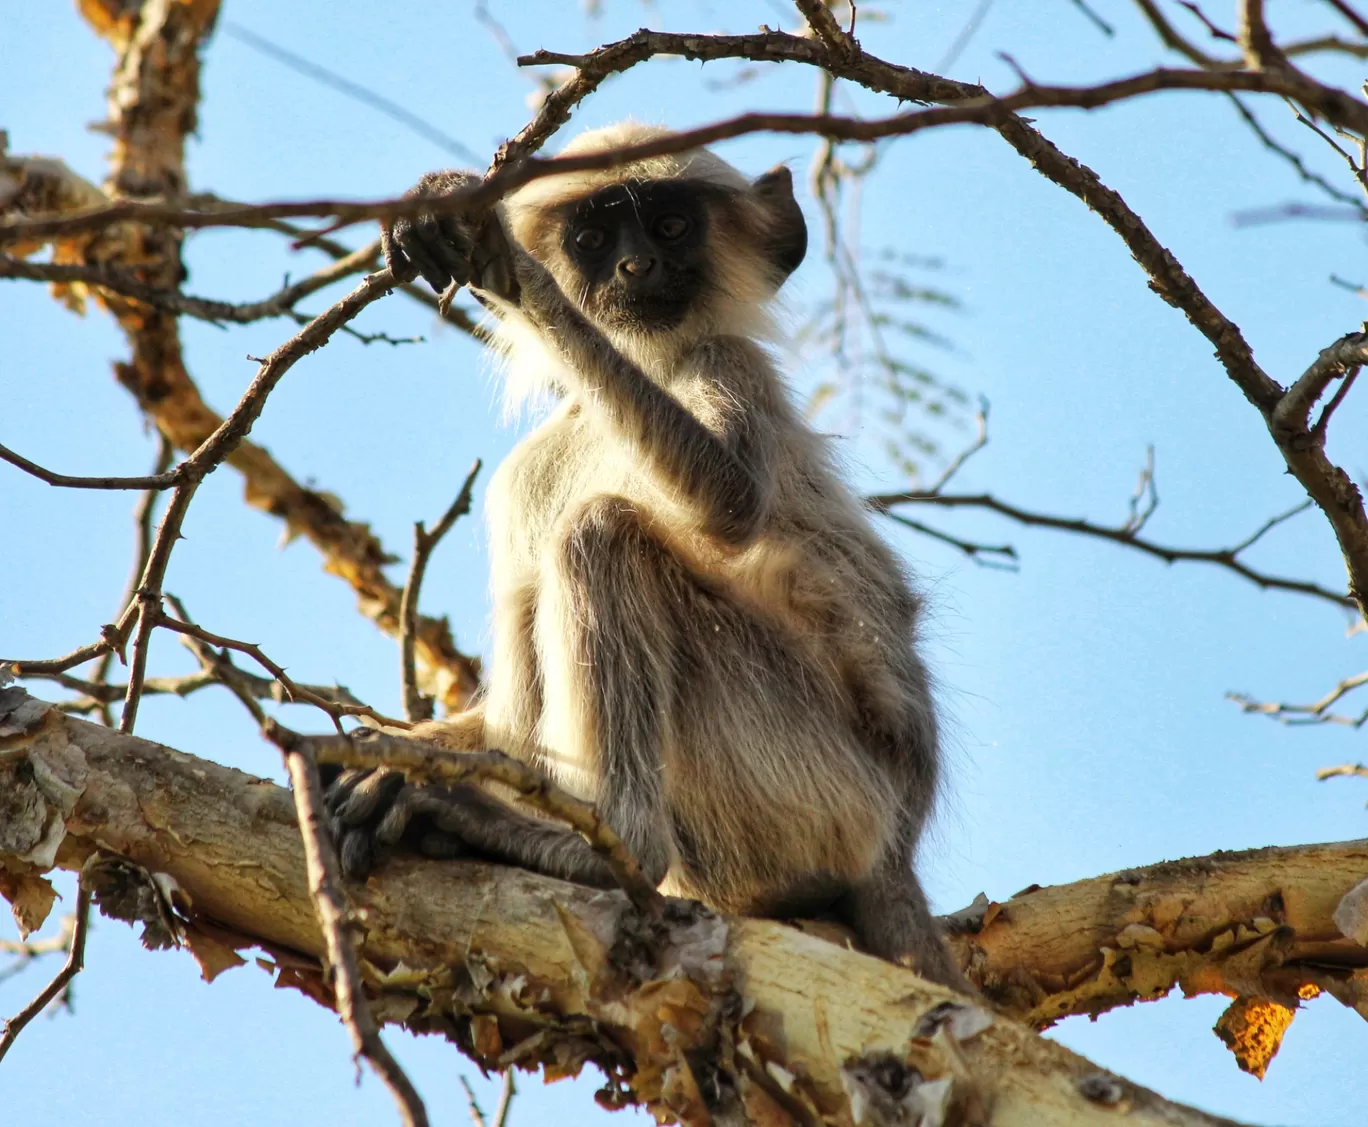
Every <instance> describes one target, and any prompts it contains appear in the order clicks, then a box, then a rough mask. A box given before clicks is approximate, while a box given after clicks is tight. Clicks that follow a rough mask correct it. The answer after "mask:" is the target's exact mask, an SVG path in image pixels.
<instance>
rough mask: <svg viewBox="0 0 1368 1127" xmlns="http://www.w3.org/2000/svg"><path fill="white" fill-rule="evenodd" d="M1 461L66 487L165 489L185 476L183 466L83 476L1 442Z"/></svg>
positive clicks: (41, 479)
mask: <svg viewBox="0 0 1368 1127" xmlns="http://www.w3.org/2000/svg"><path fill="white" fill-rule="evenodd" d="M0 462H8V463H9V464H10V465H12V466H16V467H17V468H19V469H21V470H23V471H24V472H25V473H26V474H31V475H32V476H34V477H36V478H37V479H38V480H39V481H45V482H47V483H48V484H49V485H56V486H60V487H61V488H63V489H154V490H157V491H161V490H164V489H170V488H171V487H172V486H174V485H177V484H179V483H180V482H181V481H182V480H183V474H182V472H181V468H180V467H179V466H177V467H176V468H175V469H173V470H167V471H163V472H161V473H154V474H143V475H142V476H141V477H107V476H94V477H83V476H81V475H78V474H64V473H57V472H56V471H55V470H49V469H45V468H44V467H42V466H40V465H39V464H38V463H37V462H31V461H29V459H27V458H25V457H24V456H23V455H22V454H16V453H15V452H14V451H13V450H11V449H10V448H9V447H8V446H0Z"/></svg>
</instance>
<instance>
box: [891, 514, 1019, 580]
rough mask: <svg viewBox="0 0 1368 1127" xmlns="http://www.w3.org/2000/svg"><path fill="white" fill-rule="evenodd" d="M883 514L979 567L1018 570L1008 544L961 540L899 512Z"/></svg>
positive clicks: (1014, 553)
mask: <svg viewBox="0 0 1368 1127" xmlns="http://www.w3.org/2000/svg"><path fill="white" fill-rule="evenodd" d="M884 516H886V517H887V518H888V519H889V520H891V521H893V522H894V523H895V524H900V525H902V526H903V527H904V528H910V529H911V530H912V531H913V532H920V533H921V534H922V535H923V536H929V537H931V539H932V540H939V541H940V542H941V543H942V544H949V545H950V547H952V548H957V549H958V550H959V551H961V552H963V553H964V554H965V555H966V556H968V557H969V558H970V559H971V560H973V561H974V563H976V564H978V565H979V567H991V568H996V569H998V570H999V571H1018V570H1020V565H1019V564H1018V563H1017V550H1016V549H1015V548H1014V547H1012V545H1010V544H979V543H976V542H975V541H973V540H961V539H959V537H957V536H951V535H950V534H949V533H948V532H942V531H941V530H940V529H938V528H932V527H931V526H930V525H927V524H922V522H921V521H919V520H913V519H912V518H911V517H905V516H903V515H902V514H901V513H885V514H884ZM993 556H1001V557H1003V559H1002V560H996V559H993V558H992V557H993ZM1004 561H1005V562H1004Z"/></svg>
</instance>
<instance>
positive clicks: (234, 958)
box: [183, 924, 247, 982]
mask: <svg viewBox="0 0 1368 1127" xmlns="http://www.w3.org/2000/svg"><path fill="white" fill-rule="evenodd" d="M183 938H184V940H185V945H186V946H187V947H189V948H190V954H192V955H193V956H194V957H195V962H197V963H198V964H199V969H200V977H201V978H203V979H204V981H205V982H213V981H214V979H216V978H217V977H218V976H219V975H221V974H222V973H223V972H224V971H226V970H232V969H233V968H234V967H240V966H242V965H243V964H244V963H246V962H247V960H246V959H244V958H243V957H242V956H241V955H239V954H238V953H237V952H236V951H235V950H233V947H232V945H231V944H230V943H226V942H224V940H223V939H221V938H220V937H219V936H217V935H211V934H210V933H209V931H207V930H206V929H204V928H201V927H199V926H197V925H195V924H187V925H186V927H185V933H184V936H183Z"/></svg>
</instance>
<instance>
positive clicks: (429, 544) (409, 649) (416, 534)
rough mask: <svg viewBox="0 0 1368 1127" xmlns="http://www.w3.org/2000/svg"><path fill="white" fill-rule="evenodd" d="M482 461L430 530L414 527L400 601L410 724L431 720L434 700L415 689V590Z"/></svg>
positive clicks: (462, 509)
mask: <svg viewBox="0 0 1368 1127" xmlns="http://www.w3.org/2000/svg"><path fill="white" fill-rule="evenodd" d="M483 464H484V463H483V462H481V461H480V459H479V458H476V459H475V464H474V465H473V466H471V467H470V472H469V473H468V474H466V479H465V481H464V483H462V485H461V488H460V491H459V492H458V493H457V494H456V500H454V501H452V503H451V505H450V507H448V509H447V511H446V512H445V513H443V514H442V518H441V520H439V521H438V522H437V524H436V526H435V527H434V528H433V530H432V531H431V532H428V531H427V530H426V529H424V527H423V522H422V521H417V522H416V523H415V524H414V526H413V562H412V564H411V565H410V566H409V575H408V581H407V582H406V583H405V584H404V594H403V597H402V598H401V599H400V600H399V622H400V633H399V655H400V674H401V680H402V683H403V690H404V715H405V717H407V718H408V720H409V721H410V722H411V723H417V722H418V721H420V720H431V719H432V705H433V699H432V697H430V696H425V695H424V694H423V692H422V690H420V689H419V688H418V668H417V662H416V661H415V656H416V655H415V649H416V645H415V643H416V641H417V637H418V593H419V591H420V590H421V589H422V586H423V576H424V575H425V574H426V572H427V565H428V560H429V558H430V557H431V556H432V552H433V549H435V548H436V547H437V545H438V544H439V543H441V540H442V537H444V536H445V535H446V534H447V533H448V532H450V531H451V528H452V526H453V525H454V524H455V523H456V522H457V521H458V520H459V519H460V518H461V517H463V516H465V515H466V513H468V512H470V501H471V494H472V493H473V491H474V489H475V478H476V477H477V476H478V475H479V472H480V467H481V466H482V465H483Z"/></svg>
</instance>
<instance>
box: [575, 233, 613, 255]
mask: <svg viewBox="0 0 1368 1127" xmlns="http://www.w3.org/2000/svg"><path fill="white" fill-rule="evenodd" d="M607 241H608V236H607V235H606V234H604V231H603V228H602V227H585V228H584V229H583V230H581V231H579V232H578V233H577V234H576V235H575V246H577V247H579V249H580V250H589V251H594V250H602V249H603V244H604V243H605V242H607Z"/></svg>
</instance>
